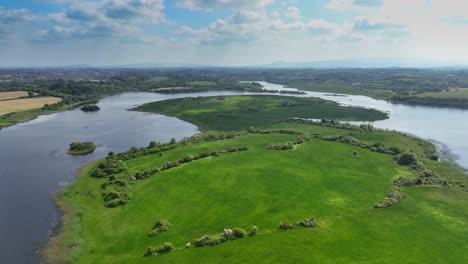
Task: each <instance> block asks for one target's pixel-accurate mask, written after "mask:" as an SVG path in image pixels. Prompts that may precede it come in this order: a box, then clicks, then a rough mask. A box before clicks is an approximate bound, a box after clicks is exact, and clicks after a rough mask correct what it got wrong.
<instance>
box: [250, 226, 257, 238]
mask: <svg viewBox="0 0 468 264" xmlns="http://www.w3.org/2000/svg"><path fill="white" fill-rule="evenodd" d="M257 232H258V228H257V227H256V226H252V229H250V231H249V236H255V235H256V234H257Z"/></svg>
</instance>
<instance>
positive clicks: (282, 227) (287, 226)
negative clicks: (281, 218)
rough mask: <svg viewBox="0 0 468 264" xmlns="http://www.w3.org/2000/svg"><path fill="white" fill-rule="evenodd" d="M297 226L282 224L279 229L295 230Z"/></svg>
mask: <svg viewBox="0 0 468 264" xmlns="http://www.w3.org/2000/svg"><path fill="white" fill-rule="evenodd" d="M294 228H296V226H295V225H294V224H290V223H287V222H283V223H280V225H279V229H281V230H289V229H294Z"/></svg>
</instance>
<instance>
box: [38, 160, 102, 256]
mask: <svg viewBox="0 0 468 264" xmlns="http://www.w3.org/2000/svg"><path fill="white" fill-rule="evenodd" d="M101 160H102V159H97V160H94V161H91V162H88V163H87V164H85V165H83V166H82V167H81V168H80V169H78V171H77V173H76V177H75V182H74V183H72V184H71V185H68V186H66V187H64V188H63V189H62V190H60V191H58V192H55V193H53V194H52V200H53V201H54V203H55V205H56V206H57V208H58V210H59V211H60V214H61V217H60V221H58V223H57V225H56V226H54V227H53V228H52V232H51V235H50V237H49V239H48V241H47V243H46V244H45V246H44V248H43V249H42V250H41V262H44V263H71V261H73V259H74V258H75V257H76V256H75V255H74V254H71V255H63V254H61V253H63V252H61V248H63V247H65V245H64V244H68V243H70V244H71V243H73V242H70V241H76V242H75V243H74V247H73V248H77V249H79V248H81V243H82V241H81V239H79V238H67V237H63V236H62V235H63V234H64V233H65V231H64V229H66V228H70V227H73V226H76V225H78V226H80V224H79V222H80V221H81V219H80V216H79V209H78V208H76V206H74V205H71V204H67V203H71V202H73V201H72V200H70V201H68V202H67V199H66V197H64V196H63V191H64V190H66V189H67V188H68V187H70V186H72V185H74V184H76V183H77V181H78V180H79V179H80V178H81V177H84V175H86V174H87V173H88V172H89V171H90V170H92V169H93V168H94V167H95V166H96V165H97V164H98V163H99V162H100V161H101ZM73 216H75V217H73ZM75 221H76V222H78V223H74V222H75ZM78 233H79V232H78ZM68 239H69V240H70V241H67V240H68ZM80 242H81V243H80ZM74 253H75V254H79V253H80V251H78V250H77V251H76V252H75V251H74Z"/></svg>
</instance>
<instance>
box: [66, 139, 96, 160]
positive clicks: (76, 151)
mask: <svg viewBox="0 0 468 264" xmlns="http://www.w3.org/2000/svg"><path fill="white" fill-rule="evenodd" d="M94 150H96V145H94V143H93V142H90V141H87V142H72V143H70V148H69V149H68V154H69V155H72V156H79V155H87V154H91V153H93V152H94Z"/></svg>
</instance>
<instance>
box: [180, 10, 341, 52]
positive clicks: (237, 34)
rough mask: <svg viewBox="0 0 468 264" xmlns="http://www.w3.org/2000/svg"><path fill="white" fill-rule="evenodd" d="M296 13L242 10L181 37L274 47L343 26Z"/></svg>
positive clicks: (187, 28) (183, 31)
mask: <svg viewBox="0 0 468 264" xmlns="http://www.w3.org/2000/svg"><path fill="white" fill-rule="evenodd" d="M296 9H297V8H295V7H294V8H291V9H287V10H286V12H285V13H283V14H269V13H268V12H266V11H265V10H256V11H246V10H240V11H237V12H236V13H234V14H233V15H232V16H230V17H228V18H226V19H217V20H216V21H214V22H213V23H212V24H210V25H208V26H207V27H204V28H201V29H194V28H192V27H190V26H187V25H185V26H182V27H180V28H179V34H181V35H182V36H184V35H186V36H189V37H190V40H191V42H192V43H201V44H207V43H211V44H231V43H233V42H254V41H263V42H265V41H266V42H270V43H273V42H275V41H277V40H278V39H281V38H289V37H293V36H294V35H296V36H301V37H306V38H307V37H310V38H312V39H313V38H314V37H323V36H324V35H326V34H331V35H333V34H334V33H337V32H338V31H339V29H340V26H339V25H337V24H334V23H332V22H329V21H326V20H306V19H304V18H303V17H302V16H301V15H300V10H298V9H297V10H296ZM292 13H293V14H292ZM286 35H287V36H286Z"/></svg>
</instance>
